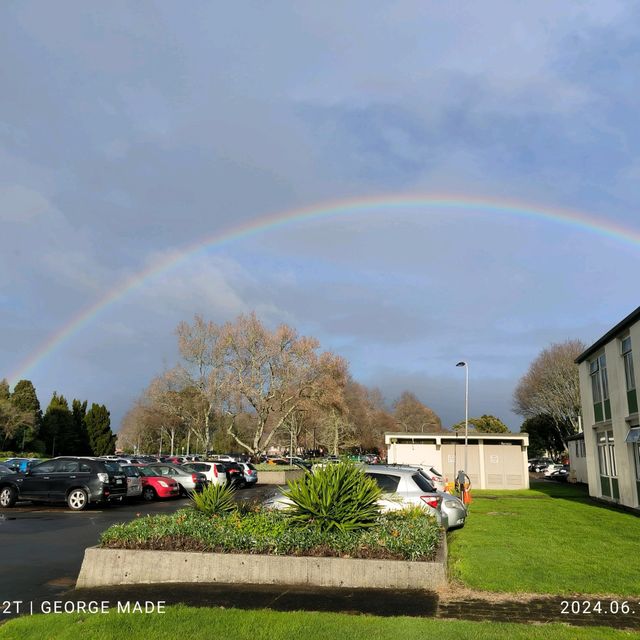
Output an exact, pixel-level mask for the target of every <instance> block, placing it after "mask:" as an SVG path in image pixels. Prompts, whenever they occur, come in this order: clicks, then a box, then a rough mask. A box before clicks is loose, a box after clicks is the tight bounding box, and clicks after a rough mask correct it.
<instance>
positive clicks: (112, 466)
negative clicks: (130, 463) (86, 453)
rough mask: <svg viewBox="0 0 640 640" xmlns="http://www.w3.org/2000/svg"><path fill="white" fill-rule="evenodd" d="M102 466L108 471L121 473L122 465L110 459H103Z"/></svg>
mask: <svg viewBox="0 0 640 640" xmlns="http://www.w3.org/2000/svg"><path fill="white" fill-rule="evenodd" d="M102 464H104V468H105V469H106V470H107V472H108V473H122V467H121V466H120V465H119V464H118V463H117V462H111V461H110V460H103V461H102Z"/></svg>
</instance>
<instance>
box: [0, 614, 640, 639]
mask: <svg viewBox="0 0 640 640" xmlns="http://www.w3.org/2000/svg"><path fill="white" fill-rule="evenodd" d="M633 637H635V638H637V637H638V636H637V634H635V633H631V632H625V631H614V630H612V629H605V628H601V627H598V628H595V627H588V628H587V627H583V628H578V627H569V626H565V625H561V624H548V625H547V624H545V625H525V624H513V623H502V624H499V623H489V622H466V621H459V620H433V619H429V618H379V617H375V616H352V615H346V614H342V613H304V612H295V613H282V612H275V611H268V610H260V611H240V610H237V609H195V608H189V607H171V608H168V609H167V612H166V613H165V614H163V615H160V614H149V615H144V614H130V615H126V614H116V613H109V614H103V615H100V614H94V615H66V614H58V615H48V616H43V615H40V616H33V617H23V618H19V619H16V620H11V621H9V622H8V623H6V624H4V625H2V626H0V638H2V639H3V640H13V639H15V640H77V639H78V638H82V639H83V640H113V639H116V638H117V639H126V640H149V639H152V640H165V639H166V640H169V639H170V640H174V639H175V638H185V639H186V638H188V639H189V640H200V639H202V640H210V639H211V638H234V640H245V639H246V640H290V639H291V638H303V639H304V640H315V639H325V638H326V639H331V640H335V639H336V638H346V639H348V640H360V639H362V640H378V639H383V638H384V639H387V638H388V639H389V640H397V639H399V638H401V639H402V640H414V639H415V640H425V638H437V640H466V639H473V640H548V639H549V638H552V639H553V640H582V639H584V640H600V639H602V640H604V639H611V640H622V639H623V638H624V639H626V638H633Z"/></svg>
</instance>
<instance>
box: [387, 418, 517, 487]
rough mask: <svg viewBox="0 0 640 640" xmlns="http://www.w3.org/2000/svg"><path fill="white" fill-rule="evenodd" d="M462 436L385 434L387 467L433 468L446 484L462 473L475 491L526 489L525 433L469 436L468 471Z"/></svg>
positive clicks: (447, 434)
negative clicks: (461, 471) (407, 465)
mask: <svg viewBox="0 0 640 640" xmlns="http://www.w3.org/2000/svg"><path fill="white" fill-rule="evenodd" d="M464 440H465V438H464V433H462V434H460V433H442V432H439V433H406V432H401V433H385V435H384V441H385V444H386V445H387V461H388V462H389V464H412V465H420V466H424V467H434V468H435V469H436V470H437V471H439V472H440V473H441V474H442V475H443V476H445V478H446V479H447V480H448V481H449V482H453V481H454V480H455V477H456V474H457V472H458V471H459V470H461V469H462V470H464V471H465V472H466V474H467V475H468V476H469V479H470V480H471V488H472V489H473V488H476V489H528V488H529V471H528V462H527V447H528V446H529V435H528V434H526V433H519V434H514V433H476V432H475V431H474V432H470V433H469V438H468V445H467V458H468V467H469V468H468V469H464V460H465V451H464V450H465V444H464Z"/></svg>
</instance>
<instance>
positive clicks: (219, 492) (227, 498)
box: [191, 484, 236, 516]
mask: <svg viewBox="0 0 640 640" xmlns="http://www.w3.org/2000/svg"><path fill="white" fill-rule="evenodd" d="M234 494H235V491H234V489H233V488H232V487H230V486H227V485H224V484H210V485H209V486H207V487H205V488H204V489H203V490H202V491H201V492H200V493H193V494H191V500H192V501H193V508H194V509H196V511H201V512H202V513H204V514H205V515H207V516H219V515H222V514H225V513H231V511H234V510H235V509H236V501H235V500H234Z"/></svg>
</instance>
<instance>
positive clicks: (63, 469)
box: [56, 460, 80, 473]
mask: <svg viewBox="0 0 640 640" xmlns="http://www.w3.org/2000/svg"><path fill="white" fill-rule="evenodd" d="M79 469H80V465H79V464H78V461H77V460H58V463H57V464H56V473H77V472H78V470H79Z"/></svg>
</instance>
